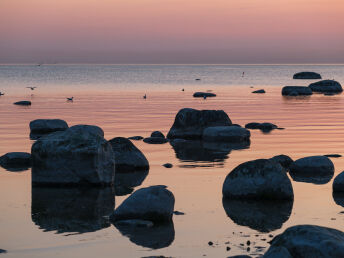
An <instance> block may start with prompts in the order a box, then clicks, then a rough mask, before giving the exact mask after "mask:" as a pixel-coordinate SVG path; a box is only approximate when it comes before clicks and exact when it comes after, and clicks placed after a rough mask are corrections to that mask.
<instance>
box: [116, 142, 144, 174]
mask: <svg viewBox="0 0 344 258" xmlns="http://www.w3.org/2000/svg"><path fill="white" fill-rule="evenodd" d="M109 143H110V144H111V146H112V150H113V152H114V159H115V166H116V172H127V171H137V170H148V169H149V163H148V160H147V159H146V157H145V156H144V155H143V153H142V152H141V151H140V150H139V149H138V148H136V147H135V145H134V144H133V143H132V142H131V141H130V140H128V139H127V138H124V137H116V138H113V139H111V140H110V141H109Z"/></svg>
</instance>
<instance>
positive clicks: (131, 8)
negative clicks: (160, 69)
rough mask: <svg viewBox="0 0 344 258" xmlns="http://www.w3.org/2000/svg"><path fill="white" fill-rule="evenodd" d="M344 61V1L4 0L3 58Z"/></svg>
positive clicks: (0, 6) (0, 19)
mask: <svg viewBox="0 0 344 258" xmlns="http://www.w3.org/2000/svg"><path fill="white" fill-rule="evenodd" d="M7 62H16V63H18V62H70V63H79V62H81V63H88V62H91V63H344V1H343V0H235V1H234V0H184V1H181V0H0V63H7Z"/></svg>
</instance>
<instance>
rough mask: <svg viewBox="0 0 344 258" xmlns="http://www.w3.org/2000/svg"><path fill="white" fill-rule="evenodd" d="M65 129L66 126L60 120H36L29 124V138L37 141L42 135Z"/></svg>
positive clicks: (64, 122)
mask: <svg viewBox="0 0 344 258" xmlns="http://www.w3.org/2000/svg"><path fill="white" fill-rule="evenodd" d="M67 129H68V124H67V123H66V121H64V120H61V119H36V120H33V121H31V122H30V138H31V139H38V138H39V137H41V136H42V135H44V134H49V133H52V132H56V131H65V130H67Z"/></svg>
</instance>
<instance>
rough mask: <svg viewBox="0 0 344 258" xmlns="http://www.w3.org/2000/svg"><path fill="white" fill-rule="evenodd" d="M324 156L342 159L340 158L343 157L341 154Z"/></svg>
mask: <svg viewBox="0 0 344 258" xmlns="http://www.w3.org/2000/svg"><path fill="white" fill-rule="evenodd" d="M324 156H325V157H328V158H340V157H342V155H340V154H326V155H324Z"/></svg>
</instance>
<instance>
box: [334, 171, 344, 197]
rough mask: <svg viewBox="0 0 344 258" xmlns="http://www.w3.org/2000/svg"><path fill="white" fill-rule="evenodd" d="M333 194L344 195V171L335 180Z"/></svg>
mask: <svg viewBox="0 0 344 258" xmlns="http://www.w3.org/2000/svg"><path fill="white" fill-rule="evenodd" d="M332 189H333V192H340V193H343V194H344V171H343V172H341V173H340V174H338V175H337V176H336V177H335V179H334V180H333V184H332Z"/></svg>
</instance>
